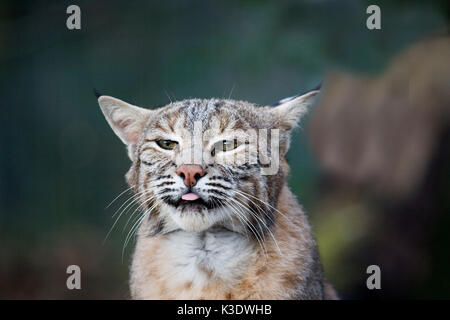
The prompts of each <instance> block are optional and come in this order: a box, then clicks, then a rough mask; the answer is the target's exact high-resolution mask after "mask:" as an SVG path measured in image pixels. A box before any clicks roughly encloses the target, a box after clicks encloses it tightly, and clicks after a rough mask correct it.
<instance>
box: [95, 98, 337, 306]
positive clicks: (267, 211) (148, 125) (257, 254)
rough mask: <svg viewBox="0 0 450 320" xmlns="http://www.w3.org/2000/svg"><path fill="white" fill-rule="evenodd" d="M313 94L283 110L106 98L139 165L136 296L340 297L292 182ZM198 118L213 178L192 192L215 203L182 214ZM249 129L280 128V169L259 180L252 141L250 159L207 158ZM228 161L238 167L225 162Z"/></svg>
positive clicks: (131, 178) (132, 180)
mask: <svg viewBox="0 0 450 320" xmlns="http://www.w3.org/2000/svg"><path fill="white" fill-rule="evenodd" d="M316 93H317V92H316V91H314V92H311V93H308V94H306V95H303V96H301V97H297V98H294V99H291V100H289V101H286V102H283V103H281V104H280V105H279V106H276V107H257V106H255V105H253V104H250V103H247V102H242V101H234V100H220V99H210V100H199V99H192V100H185V101H181V102H175V103H171V104H170V105H168V106H165V107H163V108H160V109H156V110H147V109H142V108H138V107H135V106H132V105H130V104H127V103H125V102H123V101H121V100H118V99H115V98H112V97H108V96H101V97H100V98H99V104H100V106H101V109H102V111H103V113H104V115H105V117H106V119H107V121H108V122H109V124H110V125H111V127H112V128H113V130H114V132H115V133H116V134H117V135H118V136H119V137H120V138H121V139H122V141H123V142H124V143H125V144H126V145H127V147H128V154H129V157H130V159H131V161H132V166H131V168H130V170H129V172H128V173H127V176H126V177H127V182H128V184H129V185H130V187H131V188H132V190H133V192H134V193H135V197H136V202H137V203H139V204H140V205H141V208H142V210H143V213H142V216H141V218H142V219H141V220H140V223H139V224H138V225H137V226H136V230H138V231H137V244H136V248H135V252H134V256H133V263H132V267H131V279H130V287H131V296H132V298H134V299H336V298H337V296H336V293H335V292H334V290H333V288H332V287H331V286H330V285H329V284H328V283H327V281H326V280H325V278H324V276H323V271H322V265H321V263H320V259H319V254H318V251H317V247H316V243H315V241H314V238H313V236H312V233H311V229H310V226H309V223H308V220H307V217H306V216H305V214H304V213H303V210H302V208H301V206H300V205H299V204H298V202H297V200H296V198H295V196H294V195H293V194H292V192H291V191H290V190H289V188H288V186H287V184H286V176H287V175H288V172H289V167H288V164H287V162H286V161H285V160H284V156H285V154H286V152H287V150H288V148H289V142H290V131H291V129H292V128H294V127H295V126H296V124H297V122H298V120H299V118H300V117H301V115H302V114H303V113H304V112H305V111H306V107H307V106H308V105H309V104H310V103H311V101H312V100H311V98H312V97H313V96H314V95H315V94H316ZM196 121H197V122H199V123H201V124H202V132H203V133H205V132H206V131H207V130H208V129H210V130H212V132H211V133H210V134H209V135H207V136H206V138H205V139H204V141H203V142H202V147H203V149H202V152H204V153H203V157H202V158H201V160H200V163H199V165H201V166H202V168H203V169H204V170H205V172H206V174H205V176H204V177H202V178H201V179H199V180H198V182H197V185H196V186H195V187H194V189H193V190H194V192H196V193H197V194H198V195H199V196H200V197H201V198H202V199H203V200H205V202H206V203H208V205H205V206H204V207H199V208H194V209H192V208H191V207H189V209H186V210H185V209H183V208H182V207H178V203H179V202H178V201H179V199H180V197H181V195H183V194H184V193H186V192H190V191H187V187H186V186H184V184H183V180H182V179H181V178H180V177H179V176H177V173H176V170H177V168H178V167H179V166H181V165H182V164H186V163H185V162H186V160H185V159H186V158H183V157H181V155H183V154H185V153H189V152H192V144H191V143H190V140H188V138H189V137H191V136H192V135H193V133H194V130H195V125H194V123H195V122H196ZM252 128H253V129H255V128H256V129H278V130H280V131H279V132H280V139H279V150H280V152H279V158H280V159H279V160H280V168H279V169H278V170H277V171H276V173H274V174H270V175H264V174H261V168H262V167H263V165H262V164H261V163H260V161H259V160H258V159H259V155H258V152H257V149H256V146H255V145H253V144H252V143H251V142H250V143H249V144H248V145H247V147H248V150H247V151H248V154H249V159H250V160H252V161H253V162H252V161H250V160H249V159H247V160H245V159H244V158H242V156H243V154H244V146H241V145H240V146H239V147H237V148H236V149H235V150H232V151H226V152H218V153H215V154H214V157H212V159H211V157H210V158H208V157H207V156H209V155H210V153H211V152H210V150H211V143H213V144H214V143H215V141H216V140H217V139H218V141H222V140H226V139H230V137H231V139H233V137H235V138H238V139H241V138H242V139H243V140H245V141H247V140H246V139H247V138H248V137H247V136H246V135H245V133H240V131H242V130H248V129H252ZM205 134H206V133H205ZM160 139H166V140H173V141H176V142H177V143H178V144H177V146H176V148H175V149H174V150H162V149H161V148H159V147H158V146H157V144H156V143H155V140H160ZM269 145H270V144H269ZM211 154H212V153H211ZM231 155H234V156H236V157H237V159H238V161H237V162H234V163H228V162H226V160H227V159H228V158H229V157H230V156H231ZM239 159H240V160H239ZM242 159H244V160H242ZM239 161H240V162H239ZM138 226H139V228H137V227H138Z"/></svg>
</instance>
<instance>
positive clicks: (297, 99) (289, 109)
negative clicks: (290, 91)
mask: <svg viewBox="0 0 450 320" xmlns="http://www.w3.org/2000/svg"><path fill="white" fill-rule="evenodd" d="M319 92H320V91H319V90H313V91H310V92H308V93H305V94H303V95H301V96H294V97H290V98H286V99H283V100H281V101H279V102H278V103H276V104H275V106H273V107H272V108H271V109H270V113H271V114H272V116H273V119H274V127H278V128H280V129H284V130H291V129H293V128H294V127H296V126H297V124H298V122H299V120H300V118H301V117H302V116H303V115H304V114H305V113H306V112H307V111H308V107H309V106H310V105H311V104H312V103H313V102H314V97H315V96H316V95H317V94H318V93H319Z"/></svg>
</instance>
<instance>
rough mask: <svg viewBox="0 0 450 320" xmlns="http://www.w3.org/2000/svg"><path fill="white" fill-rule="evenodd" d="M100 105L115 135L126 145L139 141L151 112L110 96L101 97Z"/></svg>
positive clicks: (99, 99)
mask: <svg viewBox="0 0 450 320" xmlns="http://www.w3.org/2000/svg"><path fill="white" fill-rule="evenodd" d="M98 104H99V105H100V108H101V109H102V112H103V114H104V115H105V118H106V121H108V123H109V125H110V126H111V128H112V129H113V131H114V133H115V134H116V135H117V136H118V137H119V138H120V139H121V140H122V142H123V143H125V144H126V145H132V144H135V143H136V142H137V141H138V139H139V136H140V134H141V132H142V130H143V129H144V125H145V123H146V120H147V119H148V117H149V115H150V114H151V113H152V111H151V110H148V109H143V108H139V107H136V106H133V105H131V104H129V103H126V102H125V101H122V100H119V99H116V98H113V97H110V96H100V97H99V98H98Z"/></svg>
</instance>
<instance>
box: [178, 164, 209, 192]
mask: <svg viewBox="0 0 450 320" xmlns="http://www.w3.org/2000/svg"><path fill="white" fill-rule="evenodd" d="M177 175H179V176H180V177H181V178H182V179H183V180H184V184H185V185H186V186H188V187H193V186H195V185H196V184H197V181H198V180H199V179H200V178H201V177H203V176H204V175H205V174H204V172H203V168H202V167H201V166H199V165H196V164H183V165H181V166H179V167H178V169H177Z"/></svg>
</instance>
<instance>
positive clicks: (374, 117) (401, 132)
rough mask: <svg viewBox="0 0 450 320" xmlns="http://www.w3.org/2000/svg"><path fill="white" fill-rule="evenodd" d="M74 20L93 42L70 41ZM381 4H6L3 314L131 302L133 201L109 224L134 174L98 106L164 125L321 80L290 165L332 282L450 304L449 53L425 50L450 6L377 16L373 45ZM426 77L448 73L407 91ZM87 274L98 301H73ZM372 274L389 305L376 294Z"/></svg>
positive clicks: (357, 292)
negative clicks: (160, 118)
mask: <svg viewBox="0 0 450 320" xmlns="http://www.w3.org/2000/svg"><path fill="white" fill-rule="evenodd" d="M71 4H76V5H78V6H80V8H81V26H82V28H81V30H73V31H71V30H68V29H67V28H66V19H67V17H68V14H66V8H67V7H68V6H69V5H71ZM370 4H373V3H372V1H350V0H339V1H338V0H334V1H333V0H321V1H313V0H309V1H256V0H247V1H243V0H242V1H226V2H225V1H223V2H219V1H215V2H212V1H208V2H207V1H181V0H179V1H164V2H163V1H111V0H108V1H106V0H105V1H2V3H1V10H0V96H1V112H2V117H1V126H0V134H1V139H0V143H1V151H2V152H1V156H0V164H1V171H0V298H10V299H17V298H31V299H34V298H44V299H47V298H64V299H72V298H75V299H78V298H87V299H92V298H94V299H96V298H108V299H117V298H118V299H120V298H128V297H129V295H128V285H127V279H128V265H129V261H130V254H131V252H132V247H133V244H130V245H128V247H126V248H125V250H124V253H123V256H122V248H123V244H124V239H125V236H126V234H127V231H128V230H129V226H128V227H127V228H125V232H123V229H124V226H125V223H126V220H127V219H128V217H127V216H125V217H124V218H122V219H121V220H120V221H119V223H118V225H117V226H116V228H115V229H114V230H113V231H112V232H111V234H110V236H109V237H108V239H107V240H106V241H105V242H104V243H103V240H104V239H105V237H106V235H107V233H108V231H109V229H110V228H111V226H112V224H113V222H114V219H112V215H113V214H114V212H115V211H116V210H117V209H118V208H119V207H120V205H121V204H122V203H123V202H124V201H125V200H126V199H127V197H128V196H129V195H128V196H127V195H126V194H125V195H123V196H122V197H120V198H119V199H118V201H116V202H115V203H114V204H113V205H112V206H111V207H109V208H107V209H105V207H106V206H107V205H108V203H109V202H110V201H111V200H113V199H114V198H115V197H116V196H117V195H119V194H120V193H121V192H122V191H123V190H125V189H126V187H127V186H126V184H125V182H124V178H123V176H124V174H125V172H126V171H127V169H128V167H129V160H128V158H127V156H126V153H125V148H124V146H123V145H122V143H121V142H120V140H119V139H118V138H117V137H116V136H115V135H114V134H113V133H112V131H111V130H110V128H109V127H108V125H107V123H106V121H105V119H104V118H103V115H102V114H101V112H100V109H99V107H98V105H97V101H96V99H95V97H94V95H93V88H96V89H97V90H98V91H100V92H102V93H104V94H108V95H112V96H115V97H118V98H121V99H123V100H126V101H128V102H130V103H133V104H136V105H139V106H143V107H150V108H151V107H155V106H159V105H164V104H166V103H168V102H169V99H172V100H173V99H176V100H180V99H184V98H190V97H204V98H209V97H228V96H229V95H231V97H232V98H235V99H239V100H248V101H251V102H255V103H257V104H261V105H264V104H271V103H273V102H275V101H278V100H279V99H281V98H284V97H287V96H291V95H293V94H297V93H299V92H303V91H305V90H308V89H310V88H313V87H315V86H316V85H317V84H318V83H319V82H321V81H322V80H325V83H324V90H323V93H322V98H321V100H320V102H319V103H318V105H317V106H316V107H315V108H316V109H315V110H312V112H311V113H310V115H308V116H307V117H306V118H305V119H303V122H302V128H303V129H301V130H298V131H297V132H296V133H295V137H294V140H293V143H292V148H291V151H290V152H289V155H288V160H289V162H290V164H291V169H292V170H291V177H290V179H289V183H290V186H291V187H292V188H293V191H294V193H295V194H296V195H297V196H298V198H299V199H300V202H301V203H302V204H303V206H304V208H305V210H306V211H307V212H308V215H309V216H310V217H311V222H312V224H313V228H314V230H315V233H316V237H317V240H318V244H319V249H320V253H321V256H322V259H323V262H324V268H325V272H326V274H327V276H328V278H329V279H330V282H332V283H333V284H334V285H335V287H336V289H337V290H338V292H339V293H340V295H341V296H342V297H343V298H349V299H360V298H381V299H383V298H403V299H405V298H438V299H441V298H450V271H448V270H450V257H449V255H448V247H449V245H450V233H449V232H448V231H447V230H448V228H450V217H449V215H448V214H449V209H450V205H449V196H450V194H449V190H450V186H449V181H450V179H449V178H450V170H449V163H450V161H449V160H450V156H449V152H448V151H449V149H450V148H448V147H449V146H450V144H449V137H450V134H449V130H448V128H449V126H448V123H449V122H448V121H447V120H448V118H449V117H448V109H449V108H448V107H449V104H448V102H449V97H448V92H450V88H449V87H448V85H449V83H450V82H449V81H448V79H449V78H448V73H445V72H446V71H445V70H447V71H448V69H445V67H448V65H449V61H448V57H449V55H446V54H444V53H448V52H449V51H448V41H447V42H445V41H444V44H442V45H433V46H431V48H432V49H428V48H429V47H427V45H425V49H422V50H421V51H420V50H419V51H420V54H418V55H417V56H414V55H415V54H414V52H415V51H414V49H411V48H414V46H417V43H422V42H424V41H425V42H426V41H428V40H429V39H434V38H435V37H437V36H440V35H446V34H447V30H448V29H447V27H448V23H449V14H448V13H449V5H448V2H447V1H377V3H376V4H377V5H379V6H380V8H381V24H382V29H381V30H373V31H371V30H368V29H367V28H366V19H367V17H368V15H367V14H366V8H367V6H368V5H370ZM410 50H413V51H412V52H413V53H412V56H413V57H412V58H410V59H409V58H408V57H409V54H408V52H411V51H410ZM405 52H406V53H405ZM441 52H442V54H440V53H441ZM431 53H433V54H437V56H433V57H432V58H429V57H428V56H427V55H428V54H431ZM408 59H409V60H408ZM404 60H408V61H409V62H404ZM426 61H428V62H430V61H431V62H433V61H437V63H435V64H433V63H431V62H430V63H429V64H427V65H426V67H424V68H423V70H424V71H423V72H421V73H417V74H414V75H411V74H409V73H407V74H404V72H403V71H404V70H408V71H412V70H416V68H417V67H418V66H421V65H422V64H423V63H424V62H426ZM396 65H399V67H396ZM428 70H431V71H429V72H428ZM436 70H437V74H438V75H439V76H438V77H436V76H435V75H436V72H432V71H436ZM441 73H442V74H441ZM368 79H369V80H368ZM411 79H413V80H411ZM430 81H431V82H430ZM429 83H431V84H429ZM388 84H389V85H388ZM414 84H417V86H416V87H414ZM411 86H413V87H414V88H415V89H414V91H412V90H411V88H412V87H411ZM417 88H419V89H417ZM416 89H417V90H416ZM415 92H421V94H422V95H420V96H417V95H415ZM374 97H378V98H379V97H381V98H383V97H384V98H383V99H381V100H380V101H375V100H376V99H375V98H374ZM436 97H437V98H436ZM334 98H336V99H334ZM419 102H420V103H419ZM429 103H430V104H431V105H433V106H434V107H433V109H432V110H433V112H431V115H430V113H429V112H428V111H429V110H430V108H431V107H430V105H429ZM369 105H370V106H372V107H371V108H368V107H367V106H369ZM411 105H412V106H416V108H415V109H412V108H409V106H411ZM338 106H339V107H338ZM383 106H384V107H383ZM386 106H389V108H386ZM365 107H366V109H364V108H365ZM369 109H370V110H371V111H370V112H365V111H361V110H369ZM333 110H335V111H336V110H339V112H338V113H339V115H335V116H334V117H331V118H330V114H333V112H334V111H333ZM397 110H398V112H397ZM417 110H419V111H418V112H416V111H417ZM334 113H336V112H334ZM411 114H414V115H415V117H412V118H411V117H409V115H411ZM427 115H429V116H427ZM389 119H392V121H389ZM409 120H411V121H409ZM405 121H406V122H407V123H408V124H411V126H405V127H401V124H402V123H405ZM412 124H414V125H412ZM363 128H365V130H366V131H364V134H361V130H362V129H363ZM367 128H371V130H372V131H370V130H369V129H367ZM413 128H416V129H417V128H419V129H418V131H417V132H416V134H415V135H412V136H411V135H409V133H410V132H411V131H413V130H412V129H413ZM422 128H423V130H422ZM380 132H388V133H389V134H386V135H385V136H379V133H380ZM355 137H356V138H355ZM386 141H390V142H391V143H390V145H389V146H387V147H386V148H389V150H391V151H392V152H390V151H389V150H388V151H386V150H384V149H383V148H384V147H385V146H386V144H385V142H386ZM408 141H409V142H411V141H412V142H413V143H412V145H411V148H408V149H407V151H405V152H399V153H396V152H394V151H396V150H399V147H400V146H403V145H408ZM416 141H419V142H418V143H417V144H416V143H415V142H416ZM366 146H374V147H373V148H372V147H371V148H370V150H369V151H367V150H366V149H367V148H368V147H366ZM380 146H382V147H381V149H380ZM364 148H366V149H364ZM377 148H378V149H377ZM333 150H334V151H333ZM408 150H409V151H408ZM411 150H413V151H411ZM366 151H367V152H366ZM410 151H411V152H410ZM371 152H372V153H371ZM385 152H386V153H387V154H389V157H384V155H385ZM361 154H365V155H367V154H369V156H367V157H365V158H361ZM371 155H372V156H371ZM374 155H375V156H374ZM380 155H381V156H380ZM417 157H419V158H420V161H419V160H417V161H416V159H419V158H417ZM358 168H359V169H358ZM403 168H407V169H408V170H404V171H402V170H403ZM357 169H358V170H357ZM398 172H406V173H404V174H402V175H401V176H400V177H397V178H398V179H397V178H396V180H395V181H394V182H393V181H391V178H392V177H394V176H395V175H396V174H397V173H398ZM131 212H132V211H130V213H131ZM71 264H76V265H79V266H80V267H81V270H82V290H72V291H70V290H68V289H67V288H66V277H67V274H66V268H67V266H68V265H71ZM370 264H377V265H379V266H380V268H381V272H382V282H381V285H382V289H381V290H376V291H369V290H368V289H367V287H366V278H367V277H368V275H367V274H366V268H367V266H368V265H370Z"/></svg>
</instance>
